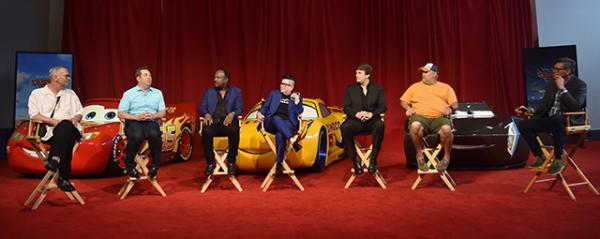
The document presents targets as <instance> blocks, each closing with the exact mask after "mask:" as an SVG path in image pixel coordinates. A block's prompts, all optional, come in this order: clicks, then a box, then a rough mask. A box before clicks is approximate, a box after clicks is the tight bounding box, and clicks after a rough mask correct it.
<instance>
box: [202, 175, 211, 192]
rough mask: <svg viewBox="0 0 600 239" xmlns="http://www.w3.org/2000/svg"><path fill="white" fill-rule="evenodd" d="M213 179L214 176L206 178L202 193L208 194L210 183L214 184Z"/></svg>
mask: <svg viewBox="0 0 600 239" xmlns="http://www.w3.org/2000/svg"><path fill="white" fill-rule="evenodd" d="M212 181H213V179H212V175H209V176H208V177H206V181H204V183H203V184H202V189H201V190H200V192H201V193H204V192H206V190H207V189H208V186H210V183H212Z"/></svg>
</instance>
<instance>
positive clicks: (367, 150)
mask: <svg viewBox="0 0 600 239" xmlns="http://www.w3.org/2000/svg"><path fill="white" fill-rule="evenodd" d="M354 147H355V148H356V156H357V157H358V158H359V159H360V165H361V167H362V168H363V171H365V172H366V171H367V170H368V169H369V165H370V164H371V160H369V158H371V153H372V152H373V144H371V145H369V147H363V146H362V145H361V144H360V143H359V142H358V141H356V140H355V141H354ZM350 173H351V175H350V178H349V179H348V181H346V185H345V186H344V189H348V188H349V187H350V185H352V182H354V180H355V179H356V178H357V177H358V176H359V175H358V174H356V172H355V171H354V168H351V169H350ZM371 176H372V177H373V179H375V181H377V183H378V184H379V186H380V187H381V188H383V189H386V188H387V181H385V178H383V175H381V172H380V171H379V169H377V171H375V173H372V174H371Z"/></svg>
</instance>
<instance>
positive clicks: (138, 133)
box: [119, 66, 166, 178]
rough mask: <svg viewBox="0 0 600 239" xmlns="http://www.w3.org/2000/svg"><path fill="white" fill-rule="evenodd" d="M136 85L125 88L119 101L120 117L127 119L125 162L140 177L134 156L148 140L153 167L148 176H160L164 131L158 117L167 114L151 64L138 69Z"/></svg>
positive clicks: (129, 171)
mask: <svg viewBox="0 0 600 239" xmlns="http://www.w3.org/2000/svg"><path fill="white" fill-rule="evenodd" d="M135 78H136V80H137V82H138V84H137V85H136V86H134V87H133V88H131V89H129V90H127V91H125V93H123V97H122V98H121V102H119V118H121V119H124V120H125V136H127V141H128V142H127V148H126V149H125V165H126V167H127V173H128V174H129V176H130V177H134V178H139V177H140V173H139V172H138V171H137V170H136V169H135V162H134V158H135V155H136V154H137V152H138V150H139V148H140V146H141V145H142V143H143V142H144V140H148V144H149V147H150V155H151V156H152V166H151V167H150V171H149V173H148V176H150V177H151V178H154V177H156V174H157V173H158V168H159V165H160V161H161V150H162V137H161V134H162V132H161V131H160V126H159V124H158V120H160V119H161V118H163V117H164V116H165V114H166V106H165V100H164V98H163V94H162V92H161V91H160V90H159V89H156V88H153V87H150V85H151V84H152V74H150V70H149V69H148V67H147V66H142V67H140V68H138V69H137V70H136V71H135Z"/></svg>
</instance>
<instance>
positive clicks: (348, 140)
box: [340, 118, 385, 160]
mask: <svg viewBox="0 0 600 239" xmlns="http://www.w3.org/2000/svg"><path fill="white" fill-rule="evenodd" d="M340 130H341V131H342V141H344V147H345V149H346V155H347V156H349V157H350V158H352V159H353V160H356V159H357V158H356V148H354V136H355V135H357V134H371V135H373V151H372V152H371V157H372V158H377V155H378V154H379V150H380V149H381V142H383V132H384V130H385V125H384V124H383V121H381V119H379V118H372V119H371V120H368V121H367V122H361V121H360V120H358V119H356V118H349V119H346V121H344V123H342V125H341V126H340Z"/></svg>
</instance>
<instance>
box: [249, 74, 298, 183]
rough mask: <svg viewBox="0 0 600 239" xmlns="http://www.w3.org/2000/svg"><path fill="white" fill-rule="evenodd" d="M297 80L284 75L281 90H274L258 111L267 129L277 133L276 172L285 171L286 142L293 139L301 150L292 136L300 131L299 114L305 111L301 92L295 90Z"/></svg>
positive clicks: (258, 115)
mask: <svg viewBox="0 0 600 239" xmlns="http://www.w3.org/2000/svg"><path fill="white" fill-rule="evenodd" d="M295 85H296V81H295V80H294V77H293V76H291V75H283V79H282V80H281V84H280V85H279V90H273V91H271V92H270V93H269V96H268V97H267V100H265V103H264V104H263V105H262V107H261V108H260V110H258V112H257V113H256V115H257V116H256V118H257V119H258V121H260V122H263V121H264V122H265V130H266V131H267V132H269V133H271V134H274V135H275V141H276V144H277V146H276V148H277V158H276V160H277V161H276V162H277V164H276V167H275V169H276V173H277V174H281V173H282V172H283V166H282V163H283V157H284V155H283V154H284V153H285V143H286V141H287V140H289V139H291V140H292V142H290V143H291V144H294V149H296V150H299V144H297V143H296V142H295V141H293V140H294V138H292V136H294V133H295V132H296V131H298V128H299V126H300V122H299V121H298V116H299V115H300V114H302V112H303V111H304V107H303V105H302V97H301V96H300V93H299V92H294V91H293V90H294V86H295Z"/></svg>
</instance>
